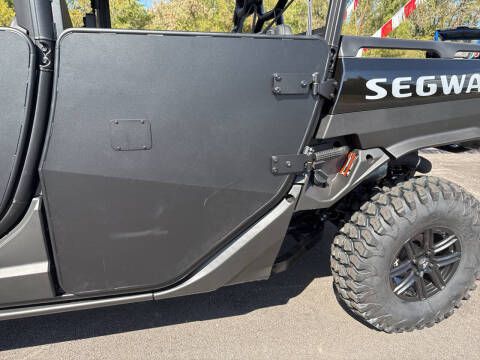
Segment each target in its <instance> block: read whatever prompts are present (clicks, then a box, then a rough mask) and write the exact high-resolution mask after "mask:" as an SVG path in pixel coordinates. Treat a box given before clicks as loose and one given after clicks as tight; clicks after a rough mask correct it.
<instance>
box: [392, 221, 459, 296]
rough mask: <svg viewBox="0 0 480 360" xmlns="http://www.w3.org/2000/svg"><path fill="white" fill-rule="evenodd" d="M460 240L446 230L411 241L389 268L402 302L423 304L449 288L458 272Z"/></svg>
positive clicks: (436, 229)
mask: <svg viewBox="0 0 480 360" xmlns="http://www.w3.org/2000/svg"><path fill="white" fill-rule="evenodd" d="M461 257H462V251H461V247H460V240H459V238H458V237H457V236H456V235H455V234H454V233H453V232H452V231H449V230H447V229H442V228H430V229H427V230H425V231H424V232H422V233H420V234H418V235H417V236H414V237H413V238H411V239H410V240H408V241H407V242H406V243H405V245H404V246H403V247H402V248H401V249H400V251H399V252H398V254H397V255H396V257H395V258H394V260H393V263H392V265H391V268H390V285H391V288H392V291H393V292H394V293H395V295H396V296H398V297H399V298H401V299H403V300H406V301H422V300H425V299H428V298H430V297H432V296H433V295H435V294H437V293H438V292H440V291H441V290H443V289H444V288H445V286H447V284H448V282H449V281H450V280H451V279H452V277H453V275H454V274H455V271H456V270H457V268H458V264H459V263H460V259H461Z"/></svg>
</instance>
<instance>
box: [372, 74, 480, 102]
mask: <svg viewBox="0 0 480 360" xmlns="http://www.w3.org/2000/svg"><path fill="white" fill-rule="evenodd" d="M388 84H389V82H388V79H387V78H379V79H371V80H368V81H367V89H368V90H370V91H371V92H373V94H369V95H366V96H365V98H366V99H367V100H380V99H383V98H385V97H387V96H388V90H387V87H386V86H387V85H388ZM438 92H442V93H443V95H458V94H461V93H462V92H465V93H466V94H469V93H471V92H480V74H473V75H441V76H420V77H419V78H418V79H417V80H416V81H415V80H413V78H412V77H410V76H406V77H398V78H395V79H393V80H392V82H391V95H392V96H393V97H396V98H408V97H411V96H413V95H415V94H416V95H417V96H433V95H436V94H437V93H438Z"/></svg>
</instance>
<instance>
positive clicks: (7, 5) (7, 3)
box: [0, 0, 15, 26]
mask: <svg viewBox="0 0 480 360" xmlns="http://www.w3.org/2000/svg"><path fill="white" fill-rule="evenodd" d="M14 16H15V10H14V9H13V0H0V26H10V24H11V23H12V20H13V17H14Z"/></svg>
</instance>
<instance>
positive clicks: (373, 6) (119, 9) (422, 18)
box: [0, 0, 480, 56]
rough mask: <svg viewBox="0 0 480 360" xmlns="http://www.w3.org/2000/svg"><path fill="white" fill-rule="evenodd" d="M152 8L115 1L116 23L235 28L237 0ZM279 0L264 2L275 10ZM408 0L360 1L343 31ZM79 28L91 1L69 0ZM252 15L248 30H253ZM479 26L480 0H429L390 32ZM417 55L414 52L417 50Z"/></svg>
mask: <svg viewBox="0 0 480 360" xmlns="http://www.w3.org/2000/svg"><path fill="white" fill-rule="evenodd" d="M154 1H155V2H154V5H153V6H152V7H151V8H149V9H147V8H145V7H144V6H143V5H142V4H141V2H140V0H110V10H111V16H112V26H113V27H114V28H123V29H150V30H177V31H212V32H230V31H231V29H232V18H233V9H234V7H235V0H154ZM276 1H277V0H264V5H265V9H266V10H269V9H271V8H272V7H273V6H274V5H275V3H276ZM406 2H407V0H360V1H359V6H358V8H357V10H356V11H355V12H354V13H353V14H352V15H351V16H350V18H349V19H348V21H346V22H345V25H344V29H343V32H344V34H351V35H366V36H370V35H372V34H373V33H374V32H375V31H377V30H378V29H379V28H380V27H381V26H382V25H383V24H384V23H385V22H386V21H387V20H388V19H390V18H391V17H392V16H393V15H394V14H395V13H396V12H397V11H398V10H399V9H400V8H401V7H402V6H403V5H405V3H406ZM67 3H68V6H69V9H70V16H71V17H72V22H73V24H74V26H75V27H81V26H83V16H84V15H85V13H88V12H90V11H91V8H90V0H67ZM327 10H328V1H327V0H313V18H314V22H313V26H314V28H319V27H323V26H324V23H325V19H326V14H327ZM307 12H308V8H307V1H306V0H295V1H294V2H293V3H292V5H291V6H290V7H289V8H288V10H287V11H286V13H285V22H286V23H287V24H288V25H290V26H291V27H292V29H293V31H294V32H295V33H303V32H305V31H306V28H307ZM13 17H14V10H13V0H0V25H1V26H8V25H9V24H10V23H11V21H12V18H13ZM249 24H251V19H247V21H246V26H245V28H246V29H249V28H251V26H250V25H249ZM478 24H480V0H424V1H423V2H422V3H421V4H420V5H419V7H418V9H417V10H415V12H414V13H413V15H412V16H411V17H410V18H409V19H408V20H406V21H405V22H404V23H403V24H402V25H401V26H399V27H398V28H397V29H396V30H395V31H393V32H392V33H391V34H390V36H391V37H396V38H407V39H408V38H413V39H432V37H433V34H434V32H435V30H436V29H441V28H453V27H457V26H474V27H476V26H478ZM369 53H371V54H376V55H379V56H382V55H384V54H386V53H388V55H389V56H392V55H394V56H411V55H412V53H411V52H405V51H401V50H393V51H386V50H375V51H371V52H369ZM413 55H415V54H414V53H413Z"/></svg>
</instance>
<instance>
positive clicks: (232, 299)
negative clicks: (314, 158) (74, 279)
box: [0, 154, 480, 360]
mask: <svg viewBox="0 0 480 360" xmlns="http://www.w3.org/2000/svg"><path fill="white" fill-rule="evenodd" d="M427 157H428V158H430V159H431V160H432V161H433V163H434V171H433V174H434V175H439V176H444V177H446V178H449V179H451V180H452V181H456V182H457V183H459V184H460V185H462V186H464V187H465V188H467V189H468V190H469V191H471V192H472V193H474V194H475V195H476V196H477V197H478V198H480V154H462V155H457V154H453V155H451V154H428V155H427ZM329 256H330V255H329V243H328V239H326V241H324V242H322V243H320V244H319V245H318V246H316V247H315V248H314V249H313V250H312V251H311V252H310V253H308V254H307V255H306V256H305V257H304V258H303V259H302V260H301V261H300V262H299V263H298V264H297V265H296V266H295V267H293V268H291V269H290V270H289V271H287V272H285V273H283V274H280V275H277V276H275V277H273V278H272V279H270V280H268V281H264V282H258V283H252V284H245V285H238V286H232V287H227V288H223V289H220V290H218V291H216V292H213V293H210V294H202V295H196V296H190V297H185V298H179V299H171V300H164V301H160V302H155V303H154V302H150V303H138V304H131V305H123V306H115V307H110V308H102V309H95V310H87V311H78V312H71V313H65V314H58V315H50V316H43V317H36V318H27V319H18V320H12V321H5V322H0V349H1V350H2V351H1V352H0V359H2V360H6V359H266V358H268V359H369V360H371V359H435V360H438V359H479V358H480V355H479V354H480V291H477V292H475V293H473V296H472V298H471V299H470V300H469V301H468V302H465V303H464V305H463V306H462V307H461V308H460V309H459V310H457V311H456V313H455V314H454V315H453V316H452V317H450V318H449V319H447V320H445V321H444V322H442V323H441V324H439V325H436V326H434V327H433V328H430V329H425V330H422V331H415V332H411V333H403V334H396V335H389V334H385V333H382V332H379V331H376V330H375V329H372V328H369V327H368V326H366V325H365V324H363V323H361V322H359V321H358V320H356V319H355V318H353V317H352V316H351V315H349V314H348V313H347V312H346V311H345V310H344V309H343V308H342V306H341V305H340V304H339V303H338V301H337V299H336V297H335V295H334V292H333V288H332V277H331V274H330V269H329Z"/></svg>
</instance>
